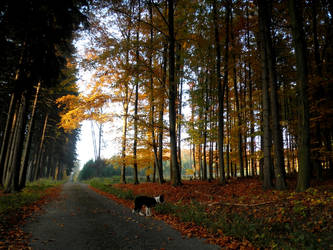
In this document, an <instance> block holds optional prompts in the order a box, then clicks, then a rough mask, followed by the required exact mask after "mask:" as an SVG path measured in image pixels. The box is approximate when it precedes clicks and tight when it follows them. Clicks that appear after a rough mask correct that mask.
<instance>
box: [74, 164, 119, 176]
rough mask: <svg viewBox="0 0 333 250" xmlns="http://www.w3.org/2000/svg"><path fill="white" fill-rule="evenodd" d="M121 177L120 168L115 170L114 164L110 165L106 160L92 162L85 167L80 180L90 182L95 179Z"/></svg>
mask: <svg viewBox="0 0 333 250" xmlns="http://www.w3.org/2000/svg"><path fill="white" fill-rule="evenodd" d="M112 176H120V169H119V167H117V168H115V167H114V166H113V165H112V164H108V163H107V162H106V161H105V160H102V159H97V160H95V161H93V160H90V161H88V162H86V163H85V164H84V165H83V168H82V169H81V171H80V173H79V176H78V180H79V181H82V180H89V179H91V178H94V177H112Z"/></svg>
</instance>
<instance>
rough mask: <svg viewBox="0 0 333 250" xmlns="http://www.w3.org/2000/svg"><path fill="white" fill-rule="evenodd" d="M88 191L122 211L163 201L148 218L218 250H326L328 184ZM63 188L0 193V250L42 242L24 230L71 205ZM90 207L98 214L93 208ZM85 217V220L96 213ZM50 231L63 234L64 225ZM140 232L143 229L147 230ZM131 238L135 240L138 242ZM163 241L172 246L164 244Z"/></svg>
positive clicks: (249, 181)
mask: <svg viewBox="0 0 333 250" xmlns="http://www.w3.org/2000/svg"><path fill="white" fill-rule="evenodd" d="M66 185H67V184H66ZM66 185H65V186H66ZM74 186H75V185H74ZM89 187H90V189H93V190H94V191H95V192H97V193H100V194H102V195H104V196H106V197H108V198H111V199H112V200H115V201H117V202H118V203H120V204H123V205H125V206H127V207H128V208H133V199H134V197H135V196H136V195H142V194H145V195H151V196H156V195H159V194H164V195H165V198H166V202H165V203H163V204H162V205H159V206H157V207H155V209H154V211H153V218H155V219H157V220H163V221H165V222H167V223H168V224H170V225H171V226H172V227H174V228H175V229H177V230H178V231H180V232H181V235H182V236H181V238H183V239H184V240H186V239H194V238H197V237H199V238H203V239H205V240H206V241H207V242H209V243H212V244H215V245H218V246H220V247H221V248H222V249H256V248H279V249H282V248H284V249H297V248H300V249H333V236H332V235H333V180H324V181H321V182H316V181H314V182H313V183H312V184H311V188H309V189H308V190H307V191H306V192H299V193H296V192H294V188H295V180H294V179H289V180H288V187H289V189H288V190H286V191H275V190H266V191H265V190H263V189H262V185H261V182H260V181H259V180H258V179H254V178H244V179H231V180H228V182H227V184H225V185H219V184H218V183H217V182H215V181H213V182H204V181H197V180H194V181H183V185H182V186H179V187H173V186H171V185H170V184H169V183H165V184H162V185H160V184H157V183H142V184H139V185H133V184H126V185H124V184H114V183H111V180H110V179H104V180H103V179H95V180H92V181H91V182H90V186H89ZM63 189H64V188H61V186H59V185H57V186H42V187H41V186H40V185H37V186H33V187H27V188H26V189H25V190H24V191H23V192H20V193H16V194H3V193H2V192H1V190H0V249H31V248H30V247H29V244H30V243H31V240H33V241H38V240H39V241H42V239H38V237H34V238H32V235H31V234H29V233H27V232H26V230H24V229H23V225H24V224H25V223H26V222H27V221H29V223H30V222H31V220H33V218H34V217H36V215H43V214H45V211H44V210H45V207H47V206H51V207H54V204H58V203H59V202H64V200H68V201H69V202H71V201H70V199H68V197H69V196H68V195H67V194H64V195H61V194H62V192H63ZM95 192H93V193H95ZM86 193H90V195H91V192H90V191H89V192H88V191H85V193H84V194H81V195H80V196H78V195H75V196H74V197H80V199H81V200H82V201H85V200H87V196H86ZM89 197H90V196H89ZM89 199H90V198H89ZM98 199H99V198H98ZM110 202H111V201H110ZM48 204H49V205H48ZM80 206H81V207H82V206H83V205H82V204H81V205H80ZM92 206H93V207H94V206H95V207H98V206H99V203H98V204H93V205H92ZM67 210H68V213H69V214H68V216H67V217H66V218H72V217H75V218H77V215H78V213H75V214H72V211H71V209H67ZM90 210H91V211H90V212H89V214H90V217H91V216H93V217H95V216H96V215H97V214H98V212H102V211H98V209H97V210H94V209H90ZM125 211H127V212H126V213H128V214H126V218H127V219H126V224H127V223H132V222H133V223H136V222H135V221H137V220H138V219H140V220H148V219H149V221H150V220H151V219H150V218H145V217H142V218H137V217H138V216H137V217H136V218H134V219H133V218H132V215H131V214H130V209H127V210H126V209H125ZM36 212H37V213H36ZM96 212H97V213H96ZM52 213H53V212H52ZM102 214H103V213H102ZM108 214H109V213H108ZM33 215H34V216H33ZM61 216H62V215H61ZM103 216H104V215H103ZM85 217H87V215H85ZM88 217H89V216H88ZM139 217H140V216H139ZM103 218H104V217H103ZM128 218H132V219H128ZM72 219H74V218H72ZM47 221H49V220H46V222H47ZM77 221H80V220H75V223H74V225H76V222H77ZM102 222H103V219H102ZM102 222H101V223H102ZM110 223H111V224H112V222H110ZM141 224H142V223H141ZM141 224H140V225H141ZM37 225H38V224H37ZM46 225H48V224H47V223H46ZM55 225H56V226H57V227H56V228H59V229H61V230H63V229H64V225H65V223H55ZM78 225H80V224H78ZM103 225H105V223H104V222H103ZM110 226H111V225H110ZM38 228H40V226H38ZM79 228H85V226H82V225H81V227H79ZM147 228H148V230H149V226H147ZM74 230H75V229H74ZM76 230H78V229H76ZM145 230H147V229H145ZM30 231H31V230H30ZM69 231H70V232H72V231H73V228H70V229H69ZM136 237H137V238H135V239H134V240H138V236H137V235H136ZM177 237H178V238H179V236H177ZM162 238H163V237H162ZM54 242H55V241H54V239H53V238H52V237H50V238H49V239H48V240H46V241H42V244H43V246H45V247H46V245H45V244H53V243H54ZM167 242H168V243H169V244H170V242H171V243H172V242H175V241H174V240H173V238H172V237H171V238H170V237H167Z"/></svg>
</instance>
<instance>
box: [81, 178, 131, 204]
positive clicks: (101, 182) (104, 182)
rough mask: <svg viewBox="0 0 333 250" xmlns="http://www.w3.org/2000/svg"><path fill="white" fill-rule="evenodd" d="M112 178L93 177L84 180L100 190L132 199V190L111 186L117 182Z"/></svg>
mask: <svg viewBox="0 0 333 250" xmlns="http://www.w3.org/2000/svg"><path fill="white" fill-rule="evenodd" d="M118 182H119V180H118V181H117V180H116V179H114V178H93V179H90V180H89V181H86V183H88V184H89V185H90V186H92V187H94V188H97V189H99V190H102V191H104V192H107V193H110V194H113V195H115V196H117V197H118V198H121V199H125V200H134V198H135V196H134V194H133V192H132V190H122V189H119V188H115V187H113V186H112V184H114V183H118Z"/></svg>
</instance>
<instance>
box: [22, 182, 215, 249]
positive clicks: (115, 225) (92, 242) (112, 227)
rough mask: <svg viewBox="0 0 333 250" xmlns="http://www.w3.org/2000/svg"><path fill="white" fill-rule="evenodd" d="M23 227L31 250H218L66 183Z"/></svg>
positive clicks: (84, 189)
mask: <svg viewBox="0 0 333 250" xmlns="http://www.w3.org/2000/svg"><path fill="white" fill-rule="evenodd" d="M45 210H46V211H45V213H43V214H42V215H40V216H38V217H37V218H35V219H34V220H33V221H30V222H29V223H27V224H26V226H25V228H24V230H25V231H26V232H27V233H31V235H32V237H31V247H32V249H59V250H60V249H61V250H65V249H94V250H95V249H144V250H149V249H172V250H176V249H181V250H186V249H191V250H194V249H200V250H204V249H219V248H218V246H215V245H209V244H207V243H205V242H204V241H203V240H201V239H196V238H191V239H183V238H182V236H181V234H180V232H178V231H176V230H175V229H173V228H171V227H170V226H169V225H167V224H166V223H164V222H163V221H158V220H154V219H153V218H150V217H142V216H138V215H133V214H132V212H131V210H130V209H129V208H127V207H124V206H122V205H119V204H117V203H116V202H114V201H113V200H110V199H108V198H106V197H104V196H101V195H99V194H97V193H96V192H94V191H93V190H91V189H89V188H88V186H87V185H85V184H73V183H66V184H65V185H64V188H63V191H62V193H61V196H60V199H59V200H55V201H52V202H50V203H48V204H47V205H46V207H45Z"/></svg>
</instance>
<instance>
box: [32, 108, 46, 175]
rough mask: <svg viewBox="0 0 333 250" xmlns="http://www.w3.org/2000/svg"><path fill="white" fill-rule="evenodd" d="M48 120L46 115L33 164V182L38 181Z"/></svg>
mask: <svg viewBox="0 0 333 250" xmlns="http://www.w3.org/2000/svg"><path fill="white" fill-rule="evenodd" d="M48 118H49V114H46V116H45V120H44V126H43V132H42V137H41V139H40V143H39V148H38V155H37V159H36V163H35V172H34V177H33V180H37V179H39V176H40V171H41V161H42V156H43V146H44V139H45V134H46V127H47V122H48Z"/></svg>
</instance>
